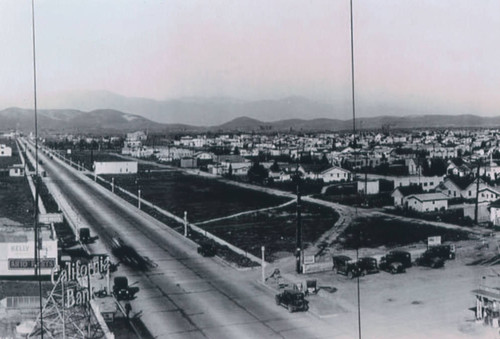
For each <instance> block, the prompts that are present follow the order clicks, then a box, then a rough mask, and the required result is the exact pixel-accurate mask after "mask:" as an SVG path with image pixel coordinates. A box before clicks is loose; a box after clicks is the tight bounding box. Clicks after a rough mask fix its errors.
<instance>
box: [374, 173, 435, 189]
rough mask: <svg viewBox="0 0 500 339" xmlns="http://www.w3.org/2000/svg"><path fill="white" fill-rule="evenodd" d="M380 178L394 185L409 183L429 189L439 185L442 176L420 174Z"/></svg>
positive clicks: (409, 184)
mask: <svg viewBox="0 0 500 339" xmlns="http://www.w3.org/2000/svg"><path fill="white" fill-rule="evenodd" d="M380 178H382V179H386V180H390V181H392V182H394V187H395V188H396V187H403V186H411V185H419V186H422V188H423V190H424V191H430V190H433V189H435V188H436V187H438V186H439V184H440V183H442V182H443V177H439V176H435V177H425V176H422V175H417V176H380Z"/></svg>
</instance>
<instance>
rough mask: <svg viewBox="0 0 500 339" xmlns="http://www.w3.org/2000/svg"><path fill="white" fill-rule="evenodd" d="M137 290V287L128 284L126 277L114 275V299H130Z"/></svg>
mask: <svg viewBox="0 0 500 339" xmlns="http://www.w3.org/2000/svg"><path fill="white" fill-rule="evenodd" d="M137 292H139V287H135V286H134V287H132V286H129V285H128V279H127V277H115V279H114V285H113V294H114V295H115V297H116V300H132V299H134V298H135V294H136V293H137Z"/></svg>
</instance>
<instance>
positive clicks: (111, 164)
mask: <svg viewBox="0 0 500 339" xmlns="http://www.w3.org/2000/svg"><path fill="white" fill-rule="evenodd" d="M137 169H138V164H137V161H94V173H95V174H97V175H99V174H134V173H137Z"/></svg>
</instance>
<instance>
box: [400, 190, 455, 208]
mask: <svg viewBox="0 0 500 339" xmlns="http://www.w3.org/2000/svg"><path fill="white" fill-rule="evenodd" d="M403 200H404V201H405V208H408V209H410V210H414V211H417V212H433V211H441V210H447V209H448V197H447V196H445V195H444V194H443V193H424V194H412V195H410V196H408V197H406V198H405V199H403Z"/></svg>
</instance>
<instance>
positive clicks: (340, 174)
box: [319, 166, 351, 183]
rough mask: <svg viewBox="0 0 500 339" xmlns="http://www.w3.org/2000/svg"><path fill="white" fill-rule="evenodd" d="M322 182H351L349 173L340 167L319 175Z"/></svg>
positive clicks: (331, 168) (333, 167) (329, 169)
mask: <svg viewBox="0 0 500 339" xmlns="http://www.w3.org/2000/svg"><path fill="white" fill-rule="evenodd" d="M319 178H321V179H323V181H324V182H326V183H328V182H342V181H350V180H351V172H350V171H349V170H346V169H344V168H341V167H337V166H332V167H330V168H328V169H326V170H324V171H323V172H321V173H320V174H319Z"/></svg>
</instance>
